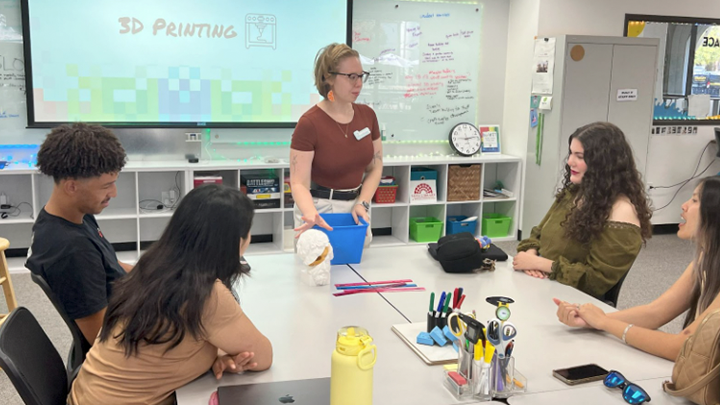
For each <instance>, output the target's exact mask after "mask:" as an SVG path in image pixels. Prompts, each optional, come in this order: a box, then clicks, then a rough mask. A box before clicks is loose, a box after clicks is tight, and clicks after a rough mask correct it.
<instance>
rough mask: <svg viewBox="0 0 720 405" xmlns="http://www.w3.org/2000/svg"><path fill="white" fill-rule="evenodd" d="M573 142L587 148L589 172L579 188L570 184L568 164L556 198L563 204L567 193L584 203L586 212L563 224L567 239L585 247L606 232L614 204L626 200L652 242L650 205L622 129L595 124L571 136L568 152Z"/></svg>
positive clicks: (571, 214)
mask: <svg viewBox="0 0 720 405" xmlns="http://www.w3.org/2000/svg"><path fill="white" fill-rule="evenodd" d="M573 139H577V140H578V141H579V142H580V143H581V144H582V146H583V149H584V160H585V163H586V164H587V171H586V172H585V174H584V175H583V178H582V182H581V183H580V184H579V185H575V184H573V183H571V182H570V166H568V164H567V162H566V163H565V175H564V177H563V183H562V188H561V189H560V190H559V191H558V193H557V195H556V196H555V198H556V199H557V200H558V201H560V200H561V199H562V198H563V196H564V195H565V193H566V191H567V192H570V193H572V194H573V195H575V197H576V200H577V201H582V208H581V209H578V208H577V207H574V208H573V209H571V210H570V212H569V213H568V215H567V217H566V218H565V220H564V221H563V223H562V224H561V225H562V226H563V228H565V235H566V236H567V237H569V238H571V239H576V240H578V241H579V242H581V243H588V242H590V241H591V240H592V239H593V238H595V237H597V236H598V235H599V234H600V233H601V232H602V231H603V227H604V226H605V223H606V222H607V220H608V217H609V216H610V211H611V210H612V207H613V204H614V203H615V202H616V201H617V199H618V198H619V197H621V196H625V197H627V198H628V199H629V200H630V202H631V203H632V205H633V206H634V207H635V211H636V212H637V215H638V219H639V220H640V230H641V234H642V238H643V241H645V240H647V239H650V237H651V236H652V225H651V223H650V218H651V217H652V209H651V207H650V201H649V199H648V197H647V194H646V193H645V187H644V186H643V182H642V180H641V176H640V173H639V172H638V171H637V169H636V168H635V159H634V157H633V153H632V149H631V148H630V145H629V144H628V142H627V140H626V139H625V135H624V134H623V132H622V131H621V130H620V128H618V127H617V126H615V125H613V124H611V123H609V122H595V123H592V124H588V125H585V126H583V127H580V128H578V129H577V130H576V131H575V132H574V133H573V134H572V135H570V139H568V148H569V145H570V144H571V143H572V141H573Z"/></svg>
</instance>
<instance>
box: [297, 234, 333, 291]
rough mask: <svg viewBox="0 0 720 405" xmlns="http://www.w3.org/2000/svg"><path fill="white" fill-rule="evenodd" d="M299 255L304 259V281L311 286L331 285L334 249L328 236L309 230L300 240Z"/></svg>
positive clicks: (298, 245) (298, 243) (298, 244)
mask: <svg viewBox="0 0 720 405" xmlns="http://www.w3.org/2000/svg"><path fill="white" fill-rule="evenodd" d="M297 255H298V257H299V258H300V259H302V263H303V265H304V266H303V267H302V269H301V272H302V273H303V274H302V277H303V281H305V282H306V283H308V284H310V285H317V286H320V285H327V284H329V283H330V260H332V258H333V248H332V245H330V240H329V239H328V237H327V235H326V234H325V233H323V232H322V231H318V230H317V229H309V230H307V231H305V232H303V233H302V234H301V235H300V237H299V238H298V242H297Z"/></svg>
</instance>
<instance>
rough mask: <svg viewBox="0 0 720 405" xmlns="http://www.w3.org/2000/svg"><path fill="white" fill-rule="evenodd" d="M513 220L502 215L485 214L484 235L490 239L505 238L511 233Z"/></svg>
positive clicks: (483, 220)
mask: <svg viewBox="0 0 720 405" xmlns="http://www.w3.org/2000/svg"><path fill="white" fill-rule="evenodd" d="M511 223H512V218H510V217H506V216H505V215H502V214H494V213H490V214H483V218H482V234H483V235H485V236H487V237H489V238H504V237H506V236H508V234H509V233H510V224H511Z"/></svg>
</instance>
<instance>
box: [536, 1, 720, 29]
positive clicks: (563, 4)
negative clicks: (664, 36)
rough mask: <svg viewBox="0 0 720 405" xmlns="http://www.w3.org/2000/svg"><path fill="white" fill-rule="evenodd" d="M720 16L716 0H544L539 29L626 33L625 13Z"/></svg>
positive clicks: (719, 4) (719, 6) (541, 7)
mask: <svg viewBox="0 0 720 405" xmlns="http://www.w3.org/2000/svg"><path fill="white" fill-rule="evenodd" d="M626 13H627V14H650V15H668V16H685V17H704V18H720V2H719V1H716V0H630V1H628V0H600V1H598V0H541V4H540V15H539V17H540V18H539V25H538V32H539V33H540V35H544V36H556V35H562V34H576V35H614V36H622V34H623V23H624V21H625V14H626Z"/></svg>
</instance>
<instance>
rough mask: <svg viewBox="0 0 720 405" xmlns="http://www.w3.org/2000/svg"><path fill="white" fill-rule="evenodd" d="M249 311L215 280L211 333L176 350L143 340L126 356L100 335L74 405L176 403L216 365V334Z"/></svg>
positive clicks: (76, 386)
mask: <svg viewBox="0 0 720 405" xmlns="http://www.w3.org/2000/svg"><path fill="white" fill-rule="evenodd" d="M242 316H244V315H243V313H242V310H241V309H240V306H239V305H238V303H237V301H235V298H234V297H233V295H232V293H231V292H230V290H228V288H227V287H225V286H224V285H223V284H222V283H221V282H220V281H219V280H218V281H216V282H215V285H214V286H213V290H212V292H211V294H210V297H209V298H208V301H207V304H206V305H205V309H204V312H203V316H202V322H203V326H204V328H205V331H206V338H205V339H201V340H195V339H194V338H193V337H192V336H190V335H187V334H186V335H185V339H184V340H183V341H182V342H181V343H180V345H178V346H176V347H175V348H173V349H172V350H170V351H168V352H167V353H166V352H165V349H166V348H167V347H168V344H162V345H141V346H140V347H139V350H138V353H137V354H136V355H133V356H131V357H126V356H125V352H124V349H123V347H121V346H120V345H119V344H118V342H117V340H115V339H109V340H107V341H105V342H100V341H99V339H98V340H95V344H94V345H93V347H92V348H91V349H90V351H89V352H88V354H87V358H86V359H85V362H84V363H83V365H82V368H81V370H80V373H79V374H78V376H77V378H76V379H75V382H74V383H73V385H72V388H71V391H70V394H69V395H68V403H69V404H71V405H97V404H113V405H124V404H127V405H130V404H160V405H165V404H173V403H174V395H173V394H174V392H175V390H176V389H178V388H180V387H182V386H183V385H185V384H187V383H189V382H190V381H192V380H194V379H195V378H197V377H199V376H200V375H202V374H203V373H205V372H207V371H208V370H209V369H210V367H212V365H213V363H214V362H215V359H216V358H217V353H218V348H217V347H216V346H215V345H213V338H214V337H215V336H216V335H217V334H219V333H220V332H222V330H223V328H225V327H227V326H228V325H231V324H233V323H234V322H237V320H238V318H239V317H242Z"/></svg>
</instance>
